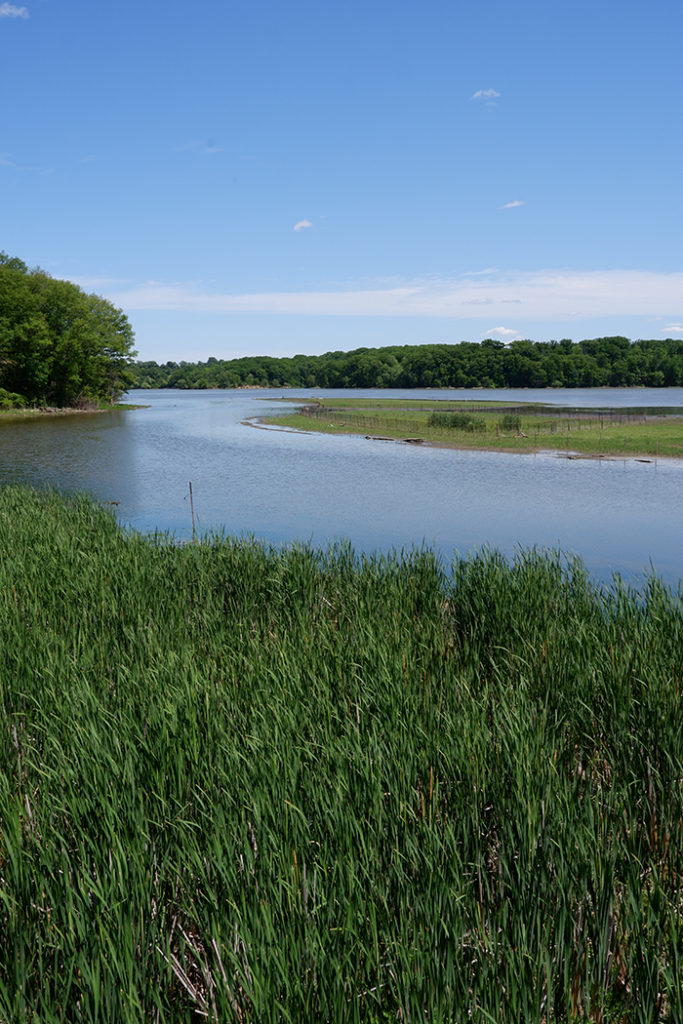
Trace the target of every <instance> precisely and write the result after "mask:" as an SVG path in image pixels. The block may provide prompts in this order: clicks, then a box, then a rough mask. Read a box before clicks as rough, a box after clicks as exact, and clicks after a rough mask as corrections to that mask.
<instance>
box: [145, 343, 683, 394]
mask: <svg viewBox="0 0 683 1024" xmlns="http://www.w3.org/2000/svg"><path fill="white" fill-rule="evenodd" d="M132 374H133V378H134V383H133V387H138V388H179V389H188V388H239V387H299V388H301V387H306V388H308V387H318V388H451V387H453V388H473V387H483V388H595V387H654V388H661V387H675V386H681V385H683V339H678V338H676V339H674V338H666V339H650V340H638V341H630V340H629V339H628V338H623V337H611V338H593V339H589V340H584V341H578V342H574V341H571V340H570V339H568V338H564V339H563V340H562V341H548V342H534V341H513V342H511V343H510V344H507V345H506V344H504V343H503V342H502V341H495V340H492V339H485V340H484V341H482V342H467V341H463V342H461V343H459V344H455V345H392V346H388V347H387V348H358V349H354V350H353V351H351V352H327V353H325V354H324V355H320V356H308V355H296V356H293V357H291V358H276V357H271V356H244V357H242V358H240V359H228V360H225V359H215V358H213V357H212V358H210V359H208V360H207V361H206V362H205V363H202V362H198V363H190V362H180V363H177V362H167V363H164V364H161V365H160V364H158V363H156V362H154V361H144V362H137V363H135V364H134V365H133V367H132Z"/></svg>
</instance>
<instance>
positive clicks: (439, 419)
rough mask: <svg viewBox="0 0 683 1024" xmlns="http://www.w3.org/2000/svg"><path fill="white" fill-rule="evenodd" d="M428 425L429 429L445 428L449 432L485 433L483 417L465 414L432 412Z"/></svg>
mask: <svg viewBox="0 0 683 1024" xmlns="http://www.w3.org/2000/svg"><path fill="white" fill-rule="evenodd" d="M428 424H429V426H430V427H446V428H448V429H449V430H467V431H469V432H470V433H472V434H483V433H485V432H486V420H485V419H484V417H483V416H474V415H472V413H467V412H433V413H431V415H430V417H429V420H428Z"/></svg>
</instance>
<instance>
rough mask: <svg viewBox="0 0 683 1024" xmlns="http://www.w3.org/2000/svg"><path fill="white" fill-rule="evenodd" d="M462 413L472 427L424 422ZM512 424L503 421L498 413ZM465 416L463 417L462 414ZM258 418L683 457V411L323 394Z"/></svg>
mask: <svg viewBox="0 0 683 1024" xmlns="http://www.w3.org/2000/svg"><path fill="white" fill-rule="evenodd" d="M437 410H438V411H439V412H442V413H443V412H446V413H448V412H456V413H460V414H470V416H471V421H472V423H473V424H474V426H475V427H476V429H472V427H471V426H470V427H469V428H454V427H450V426H445V425H438V424H434V423H433V422H430V421H432V420H433V419H434V416H433V414H434V412H435V411H437ZM511 413H512V414H513V418H516V419H518V421H519V425H518V426H517V427H516V428H511V427H510V426H509V425H506V414H507V416H509V415H510V414H511ZM465 418H466V416H465ZM266 422H269V423H271V424H274V425H278V426H282V427H288V428H291V429H296V430H314V431H317V432H320V433H331V434H369V435H378V434H379V435H382V436H385V437H392V438H396V439H403V438H406V437H412V438H420V439H422V440H423V441H426V442H427V443H430V444H439V445H445V446H449V447H454V448H467V449H472V448H477V449H490V448H493V449H496V450H502V451H517V452H531V451H539V450H541V449H555V450H559V451H566V452H576V453H578V454H582V455H587V456H600V455H605V456H609V455H615V456H643V457H651V458H656V457H658V456H662V457H664V456H668V457H673V458H683V414H681V413H680V412H678V413H676V412H675V411H674V410H661V414H660V415H656V414H653V412H652V411H649V412H648V413H647V414H646V413H645V412H639V411H636V410H612V411H611V412H600V411H599V410H595V409H584V410H579V409H576V410H566V411H565V410H561V409H554V410H553V409H552V408H551V407H548V406H539V405H536V404H531V403H529V404H528V405H524V404H519V403H515V405H514V406H511V405H510V403H506V402H503V401H501V402H481V403H476V402H472V401H467V402H459V401H453V402H446V401H437V400H431V401H430V400H428V399H418V400H414V401H413V400H406V399H357V398H348V399H327V400H325V401H324V402H322V401H314V402H312V403H311V404H309V405H308V406H306V407H304V408H303V409H302V410H300V411H296V412H291V413H286V414H284V415H278V416H277V417H270V418H269V419H268V420H267V421H266Z"/></svg>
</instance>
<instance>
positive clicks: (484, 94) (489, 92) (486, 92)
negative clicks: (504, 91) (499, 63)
mask: <svg viewBox="0 0 683 1024" xmlns="http://www.w3.org/2000/svg"><path fill="white" fill-rule="evenodd" d="M470 99H471V100H498V99H500V93H499V92H496V90H495V89H477V91H476V92H475V93H474V94H473V95H472V96H470Z"/></svg>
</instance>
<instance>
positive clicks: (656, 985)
mask: <svg viewBox="0 0 683 1024" xmlns="http://www.w3.org/2000/svg"><path fill="white" fill-rule="evenodd" d="M0 499H1V500H0V552H1V558H0V603H1V607H0V708H1V711H2V714H1V715H0V758H1V759H2V761H1V770H0V823H1V830H0V1019H1V1020H7V1021H13V1022H14V1021H16V1022H19V1021H41V1024H42V1022H45V1024H52V1022H58V1021H64V1022H75V1021H86V1022H94V1021H107V1022H108V1024H110V1022H111V1024H115V1022H118V1021H121V1022H123V1021H125V1022H130V1024H133V1022H135V1024H139V1022H141V1021H150V1022H160V1024H162V1022H169V1024H170V1022H173V1024H178V1022H181V1021H188V1022H190V1021H197V1020H201V1019H206V1020H212V1021H215V1022H218V1021H220V1022H235V1024H255V1022H259V1024H260V1022H285V1021H288V1022H297V1024H299V1022H302V1021H320V1022H326V1021H327V1022H341V1021H344V1022H373V1024H374V1022H377V1024H379V1022H386V1024H388V1022H392V1024H394V1022H397V1021H404V1022H407V1021H413V1022H415V1021H418V1020H420V1021H429V1022H430V1024H439V1022H442V1024H445V1022H460V1021H468V1020H471V1021H473V1022H476V1024H489V1022H492V1021H495V1022H500V1021H505V1022H508V1021H520V1022H521V1021H524V1022H527V1021H528V1022H538V1024H540V1022H542V1021H544V1022H548V1024H550V1022H555V1024H568V1022H575V1021H595V1022H598V1021H602V1022H609V1024H615V1022H617V1021H618V1022H627V1024H630V1022H639V1024H640V1022H642V1024H645V1022H648V1024H651V1022H656V1021H667V1022H674V1021H680V1020H681V1019H682V1017H683V975H682V956H683V935H682V934H681V907H682V900H683V835H682V831H683V801H682V797H683V779H682V778H681V764H682V763H683V713H682V711H681V701H680V685H681V679H682V677H683V607H682V602H681V595H680V594H676V593H673V592H671V591H670V590H668V589H666V588H665V587H663V586H662V585H660V583H659V582H658V581H657V580H656V579H655V578H652V579H650V580H649V582H648V583H647V584H646V585H645V586H644V588H643V589H642V590H641V591H637V592H636V591H631V590H628V589H626V588H624V587H622V586H620V585H619V584H618V582H617V583H615V585H614V587H613V588H612V589H611V590H609V591H604V590H600V589H597V588H596V587H595V586H594V585H593V584H592V583H591V582H590V580H589V579H588V578H587V576H586V574H585V572H584V571H583V569H582V568H581V566H580V565H578V564H575V563H569V564H565V563H564V562H563V560H562V558H561V557H560V556H559V555H552V554H550V555H544V554H539V553H536V552H530V553H527V554H524V555H520V556H519V557H518V558H517V559H516V561H515V562H514V563H513V564H508V563H507V562H506V561H505V560H504V559H502V558H501V557H500V556H498V555H497V554H495V553H492V552H489V553H484V554H482V555H481V556H479V557H474V558H471V559H468V560H458V561H456V563H455V565H454V566H453V567H452V568H451V567H448V571H446V567H444V566H443V565H441V564H440V563H439V561H438V560H437V559H436V558H435V556H434V555H433V554H432V553H430V552H429V551H426V550H422V551H415V552H413V553H411V554H404V555H395V556H387V557H384V556H382V557H380V556H377V557H358V556H355V555H354V554H353V552H352V551H351V550H350V549H349V548H347V547H343V546H341V547H338V548H334V549H331V550H327V551H325V550H318V549H311V548H308V547H293V548H287V549H271V548H267V547H264V546H262V545H261V544H258V543H255V542H248V541H237V540H231V539H228V538H219V537H206V538H204V539H202V540H201V541H200V542H198V543H195V544H185V545H182V544H176V543H172V542H171V540H170V539H169V538H168V537H166V536H154V537H147V538H146V537H142V536H140V535H136V534H134V533H127V532H125V531H124V530H122V529H121V528H120V527H119V526H118V525H117V524H116V522H115V520H114V518H113V517H112V516H111V515H110V514H109V513H108V512H106V511H105V510H103V509H101V508H100V507H98V506H96V505H95V504H93V503H92V502H91V501H90V500H88V499H86V498H79V497H76V498H71V499H64V498H61V497H59V496H57V495H55V494H53V493H36V492H32V491H30V490H28V489H24V488H18V487H8V488H4V489H3V490H2V491H1V492H0Z"/></svg>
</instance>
